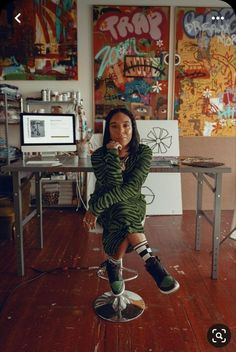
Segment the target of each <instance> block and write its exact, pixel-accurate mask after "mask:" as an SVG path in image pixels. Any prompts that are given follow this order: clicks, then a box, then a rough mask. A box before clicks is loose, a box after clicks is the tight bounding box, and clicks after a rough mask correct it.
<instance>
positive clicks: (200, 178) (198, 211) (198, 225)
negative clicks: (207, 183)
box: [195, 173, 203, 251]
mask: <svg viewBox="0 0 236 352" xmlns="http://www.w3.org/2000/svg"><path fill="white" fill-rule="evenodd" d="M202 190H203V175H202V173H199V174H197V209H196V225H195V249H196V250H197V251H199V250H200V243H201V222H202Z"/></svg>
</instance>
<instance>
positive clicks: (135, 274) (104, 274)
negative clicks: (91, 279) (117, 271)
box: [97, 266, 138, 282]
mask: <svg viewBox="0 0 236 352" xmlns="http://www.w3.org/2000/svg"><path fill="white" fill-rule="evenodd" d="M121 271H122V276H123V278H124V281H125V282H127V281H131V280H134V279H137V277H138V272H137V271H136V270H133V269H129V268H126V267H124V266H123V267H121ZM127 273H129V274H132V275H131V276H128V277H125V276H126V274H127ZM97 274H98V277H100V278H101V279H103V280H108V277H107V272H106V266H102V267H101V268H100V269H98V272H97Z"/></svg>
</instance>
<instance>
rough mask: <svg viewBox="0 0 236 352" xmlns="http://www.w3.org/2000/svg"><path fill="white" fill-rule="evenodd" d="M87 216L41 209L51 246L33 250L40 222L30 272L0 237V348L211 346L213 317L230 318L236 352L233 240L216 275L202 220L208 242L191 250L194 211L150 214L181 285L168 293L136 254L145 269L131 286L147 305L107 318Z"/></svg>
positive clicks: (94, 350)
mask: <svg viewBox="0 0 236 352" xmlns="http://www.w3.org/2000/svg"><path fill="white" fill-rule="evenodd" d="M231 219H232V212H231V211H223V213H222V227H221V238H223V237H224V236H226V235H227V233H228V232H229V230H230V224H231ZM81 224H82V214H81V213H78V212H75V211H74V210H72V209H65V210H59V209H45V210H44V248H43V249H42V250H40V249H37V248H36V240H35V232H36V222H35V219H33V220H32V221H31V222H30V224H28V225H27V226H26V227H25V230H24V243H25V267H26V275H25V277H24V278H19V277H17V275H16V258H15V242H14V241H0V268H1V270H0V304H1V311H0V351H1V352H16V351H17V352H39V351H40V352H41V351H45V352H110V351H112V352H211V351H215V350H216V348H215V347H213V346H211V345H210V344H209V342H208V340H207V331H208V328H209V327H210V326H212V325H213V324H218V323H222V324H225V325H227V326H228V327H229V328H230V330H231V333H232V339H231V342H230V343H229V344H228V345H227V346H226V347H224V348H222V349H221V350H222V351H226V352H235V351H236V270H235V263H236V241H233V240H231V239H228V240H227V241H225V242H224V243H223V244H222V245H221V248H220V260H219V263H220V265H219V278H218V280H212V279H211V278H210V274H211V254H210V251H211V243H212V239H211V228H210V226H209V224H208V223H207V222H205V221H203V225H202V239H201V250H200V251H195V249H194V231H195V213H194V211H185V212H184V214H183V215H179V216H150V217H147V219H146V223H145V232H146V235H147V238H148V240H149V244H150V245H151V247H152V248H153V252H154V253H155V255H158V256H159V257H160V258H161V260H162V262H163V263H164V264H165V266H166V268H167V270H168V271H170V272H171V273H172V274H173V275H174V276H175V278H176V279H177V280H178V281H179V283H180V286H181V287H180V289H179V291H177V292H176V293H175V294H173V295H162V294H161V293H160V292H159V291H158V289H157V287H156V286H155V283H154V282H153V280H152V278H151V277H150V276H149V275H148V274H147V273H146V271H145V268H144V265H143V262H142V260H141V259H140V258H139V256H138V255H137V254H136V253H133V252H132V253H130V254H127V255H126V257H125V260H124V264H125V265H126V266H128V267H131V268H135V269H136V270H138V272H139V277H138V278H137V279H136V280H134V281H131V282H128V283H127V289H128V290H131V291H134V292H136V293H137V294H139V295H141V297H142V298H143V299H144V301H145V304H146V309H145V311H144V313H143V314H142V315H141V316H140V317H139V318H138V319H135V320H133V321H130V322H126V323H112V322H108V321H105V320H102V319H100V318H99V317H97V316H96V314H95V313H94V310H93V302H94V300H95V299H96V297H98V296H99V295H100V294H102V293H103V292H105V291H108V290H109V289H108V283H107V282H106V281H103V280H101V279H99V278H98V277H97V273H96V271H97V269H96V268H97V267H98V266H99V265H100V264H101V263H102V262H103V261H104V260H105V255H104V252H103V250H102V242H101V235H100V234H94V233H87V232H85V231H84V229H83V228H82V226H81Z"/></svg>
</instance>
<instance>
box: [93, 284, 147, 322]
mask: <svg viewBox="0 0 236 352" xmlns="http://www.w3.org/2000/svg"><path fill="white" fill-rule="evenodd" d="M94 309H95V312H96V314H97V315H98V316H99V317H100V318H103V319H105V320H109V321H112V322H117V323H120V322H126V321H130V320H133V319H136V318H138V317H139V316H140V315H141V314H142V313H143V312H144V309H145V303H144V301H143V299H142V297H140V296H139V295H137V294H136V293H134V292H132V291H126V290H125V291H124V293H123V294H122V295H121V296H114V295H113V293H112V292H105V293H103V295H101V296H99V297H98V298H97V299H96V300H95V302H94Z"/></svg>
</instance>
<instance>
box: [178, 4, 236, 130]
mask: <svg viewBox="0 0 236 352" xmlns="http://www.w3.org/2000/svg"><path fill="white" fill-rule="evenodd" d="M235 23H236V15H235V13H234V10H233V9H232V8H207V7H191V8H186V7H179V8H177V9H176V54H177V55H178V57H179V58H180V61H179V62H178V65H176V70H175V72H176V74H175V83H176V84H175V118H177V119H178V120H179V127H180V135H182V136H236V74H235V72H236V26H235Z"/></svg>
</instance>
